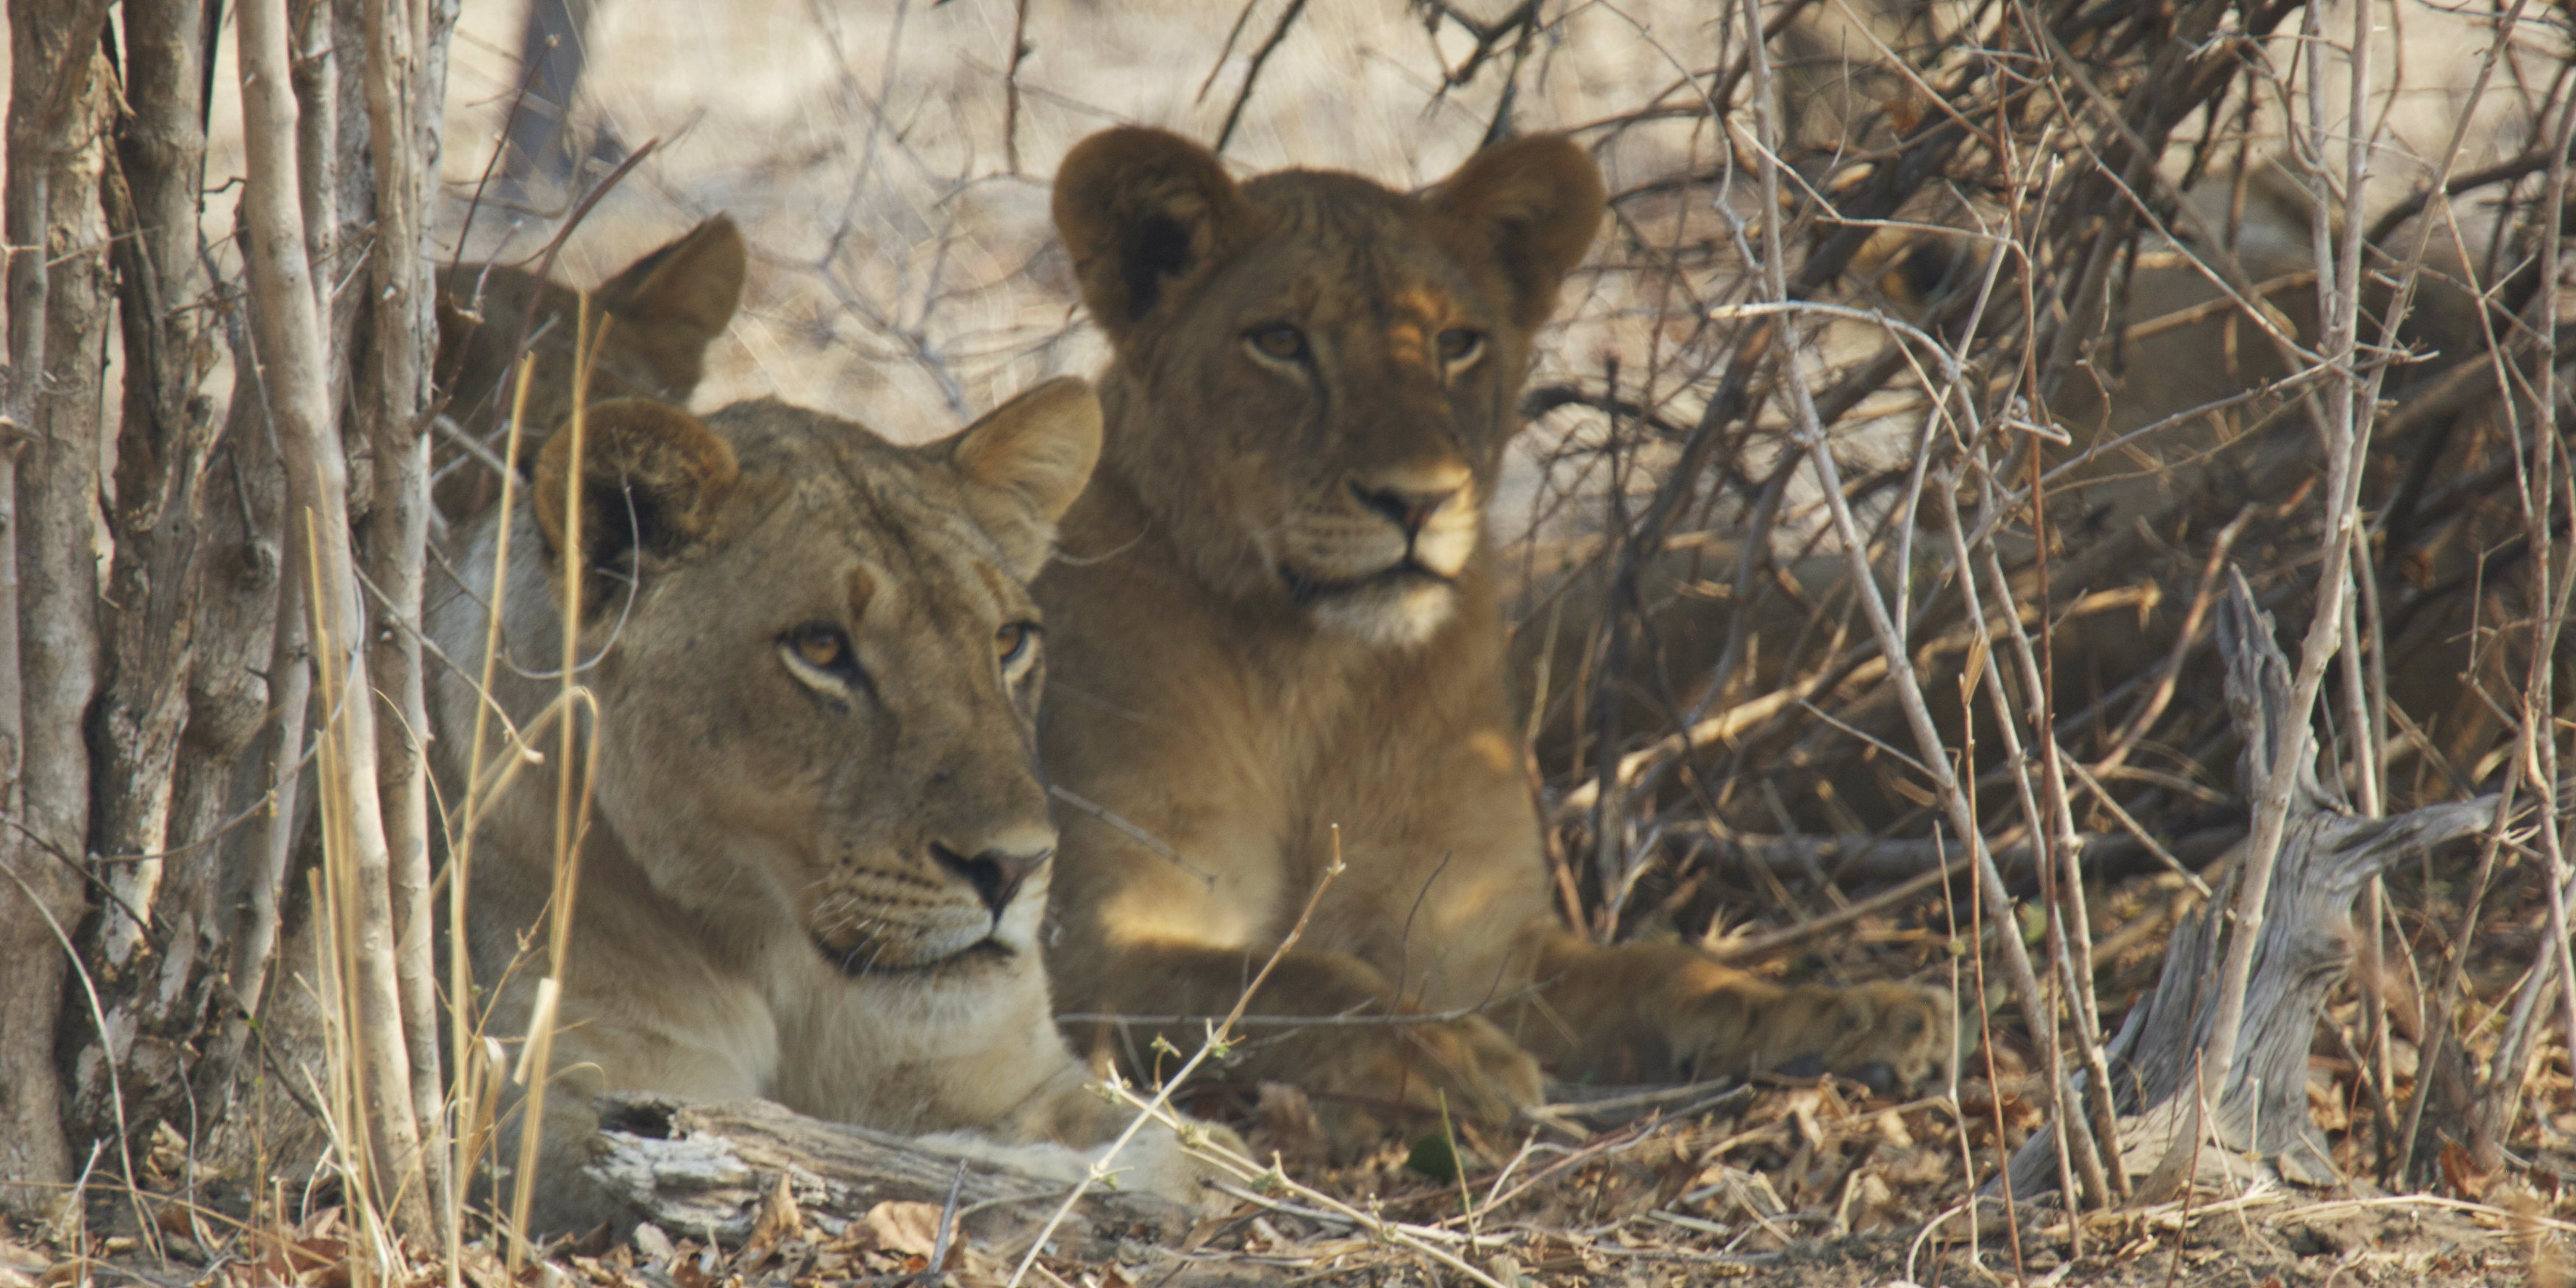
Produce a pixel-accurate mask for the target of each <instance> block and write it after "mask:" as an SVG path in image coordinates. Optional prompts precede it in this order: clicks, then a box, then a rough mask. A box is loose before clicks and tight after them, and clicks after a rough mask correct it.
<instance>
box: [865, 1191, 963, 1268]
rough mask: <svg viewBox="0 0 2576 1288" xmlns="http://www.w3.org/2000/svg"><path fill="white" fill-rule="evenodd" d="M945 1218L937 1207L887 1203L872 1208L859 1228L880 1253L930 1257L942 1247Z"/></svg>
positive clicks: (927, 1204) (919, 1204)
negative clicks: (942, 1219) (940, 1238)
mask: <svg viewBox="0 0 2576 1288" xmlns="http://www.w3.org/2000/svg"><path fill="white" fill-rule="evenodd" d="M942 1215H943V1209H942V1208H941V1207H940V1206H939V1205H938V1204H936V1203H911V1202H899V1201H894V1200H888V1201H886V1202H884V1203H879V1204H877V1205H876V1206H875V1207H872V1208H869V1209H868V1214H867V1215H866V1216H864V1217H861V1218H859V1224H860V1226H861V1227H862V1228H863V1229H864V1230H865V1231H866V1234H865V1235H864V1236H862V1237H863V1239H864V1240H865V1242H866V1243H867V1244H868V1246H870V1247H873V1248H875V1249H876V1250H878V1251H879V1252H894V1253H901V1254H903V1255H906V1256H914V1257H927V1256H929V1255H930V1254H931V1252H932V1251H933V1250H934V1249H936V1248H937V1247H938V1246H939V1219H940V1217H941V1216H942Z"/></svg>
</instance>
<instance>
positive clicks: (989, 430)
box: [931, 376, 1100, 581]
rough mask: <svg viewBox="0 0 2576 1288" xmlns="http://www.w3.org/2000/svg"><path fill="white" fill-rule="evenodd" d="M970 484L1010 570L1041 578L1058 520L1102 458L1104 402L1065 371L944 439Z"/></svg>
mask: <svg viewBox="0 0 2576 1288" xmlns="http://www.w3.org/2000/svg"><path fill="white" fill-rule="evenodd" d="M931 450H933V451H942V450H944V451H946V452H947V454H948V461H949V463H950V464H951V465H953V466H955V467H956V469H957V472H958V473H959V474H962V475H964V476H965V477H966V481H967V482H969V483H971V484H975V485H976V486H975V487H973V488H971V489H969V491H968V494H967V498H966V508H967V510H968V512H970V513H971V514H973V515H974V517H975V523H976V526H978V527H981V528H982V529H984V531H985V532H986V533H988V534H990V535H991V536H992V538H993V540H994V542H995V543H996V544H998V545H1000V546H1001V547H1002V554H1003V557H1004V559H1005V560H1006V561H1007V562H1008V563H1009V564H1010V567H1011V574H1012V575H1013V576H1015V577H1018V578H1019V579H1020V580H1022V581H1027V580H1028V579H1030V578H1032V577H1035V576H1037V575H1038V569H1039V567H1041V566H1042V565H1044V564H1045V563H1046V556H1047V547H1048V546H1050V545H1051V544H1053V543H1054V541H1055V521H1056V520H1058V519H1061V518H1063V517H1064V512H1065V511H1066V510H1069V509H1071V508H1073V502H1074V498H1075V497H1078V496H1080V495H1082V488H1083V485H1084V484H1086V483H1088V482H1090V481H1091V467H1092V466H1094V465H1096V464H1098V463H1099V461H1100V399H1099V398H1098V397H1096V396H1094V395H1093V394H1092V392H1091V384H1090V382H1088V381H1086V380H1083V379H1081V378H1080V377H1078V376H1063V377H1059V378H1057V379H1054V380H1050V381H1048V382H1046V383H1045V384H1042V385H1039V386H1038V387H1036V388H1034V389H1031V390H1029V391H1028V392H1026V393H1023V394H1021V395H1020V396H1019V397H1017V398H1014V399H1012V400H1010V401H1009V402H1006V403H1004V404H1002V405H1001V406H999V407H996V408H994V409H993V410H992V411H990V412H988V413H986V414H985V416H984V418H983V419H982V420H979V421H976V422H975V423H974V424H972V425H969V426H967V427H966V428H965V430H964V431H963V432H961V433H959V434H957V435H956V436H955V437H953V438H951V439H949V440H948V441H947V442H946V443H945V444H933V445H932V448H931Z"/></svg>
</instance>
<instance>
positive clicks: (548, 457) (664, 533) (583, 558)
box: [530, 399, 739, 602]
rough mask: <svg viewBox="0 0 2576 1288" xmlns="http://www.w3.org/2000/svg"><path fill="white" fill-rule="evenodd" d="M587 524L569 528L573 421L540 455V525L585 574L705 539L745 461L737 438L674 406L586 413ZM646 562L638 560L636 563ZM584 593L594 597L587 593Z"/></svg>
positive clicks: (564, 559)
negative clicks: (728, 438) (739, 457)
mask: <svg viewBox="0 0 2576 1288" xmlns="http://www.w3.org/2000/svg"><path fill="white" fill-rule="evenodd" d="M582 438H583V440H584V442H583V444H582V459H581V462H580V466H581V481H580V488H581V530H580V532H579V533H578V534H574V533H572V532H569V531H568V530H567V529H568V528H569V527H570V520H571V518H572V516H571V515H570V514H569V513H567V508H568V507H567V506H566V504H565V503H566V500H567V497H566V491H567V488H568V486H569V484H570V476H571V473H572V469H573V459H572V448H573V435H572V432H571V430H570V428H569V427H566V428H564V429H562V430H558V431H557V432H556V433H555V434H554V436H553V437H552V438H550V439H548V440H547V442H546V446H545V450H544V451H543V452H541V453H539V455H538V457H537V478H536V484H535V487H534V489H533V490H532V493H531V497H530V500H531V503H532V507H533V508H534V510H535V511H536V520H537V531H538V534H539V535H540V536H542V537H543V538H544V539H545V544H546V549H547V551H548V553H550V554H551V555H553V556H554V559H555V562H556V565H557V567H558V568H569V567H574V566H578V567H579V568H581V569H582V570H583V571H584V573H585V574H588V573H592V572H597V571H603V570H607V569H611V568H615V567H618V566H619V565H621V564H623V563H626V562H628V559H629V556H632V557H633V562H635V563H637V564H642V563H644V562H646V561H650V560H664V559H670V558H673V557H675V556H677V555H679V554H681V553H683V552H684V551H686V550H687V548H688V547H689V546H691V545H693V544H695V543H697V542H699V541H702V540H705V539H706V538H707V537H708V536H709V535H710V533H711V531H712V529H713V528H714V525H715V513H716V510H717V508H718V506H719V505H721V503H722V502H723V499H724V496H725V494H726V492H727V491H729V490H730V489H731V488H732V487H733V483H734V480H735V478H736V477H737V475H738V473H739V467H738V465H737V464H736V462H735V459H734V454H733V448H732V446H731V445H729V444H727V443H726V442H725V441H724V440H723V439H722V438H719V437H717V436H716V434H715V432H714V431H713V430H710V429H708V428H707V427H706V426H705V425H704V424H702V423H700V422H699V420H698V419H697V417H695V416H691V415H690V414H688V413H687V412H685V411H682V410H680V409H679V408H677V407H672V406H669V405H666V404H663V403H656V402H649V401H645V400H642V399H619V400H616V401H612V402H604V403H601V404H599V405H598V406H596V407H593V408H591V409H590V411H589V413H588V415H587V416H586V417H585V419H584V424H583V432H582ZM639 571H640V568H639ZM584 598H585V599H586V600H590V601H591V602H597V599H596V597H594V596H591V595H589V594H587V593H585V595H584Z"/></svg>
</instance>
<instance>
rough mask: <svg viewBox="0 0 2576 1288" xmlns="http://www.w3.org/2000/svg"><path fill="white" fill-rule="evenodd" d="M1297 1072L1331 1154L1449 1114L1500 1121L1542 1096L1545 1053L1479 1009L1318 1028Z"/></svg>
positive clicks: (1355, 1150) (1356, 1150) (1350, 1152)
mask: <svg viewBox="0 0 2576 1288" xmlns="http://www.w3.org/2000/svg"><path fill="white" fill-rule="evenodd" d="M1297 1040H1298V1041H1299V1042H1300V1043H1302V1044H1304V1046H1305V1050H1304V1051H1302V1052H1301V1053H1300V1054H1302V1055H1303V1056H1304V1057H1305V1059H1304V1060H1303V1061H1301V1063H1302V1064H1303V1065H1304V1066H1305V1067H1304V1068H1303V1069H1302V1070H1300V1071H1299V1072H1298V1074H1297V1075H1295V1076H1294V1077H1293V1078H1292V1079H1291V1080H1292V1081H1294V1082H1296V1083H1298V1084H1299V1085H1301V1086H1303V1087H1304V1088H1305V1089H1306V1090H1307V1092H1308V1093H1309V1094H1310V1096H1311V1097H1312V1098H1313V1101H1314V1104H1315V1110H1316V1116H1317V1117H1318V1118H1319V1119H1321V1120H1322V1123H1323V1126H1324V1134H1325V1137H1326V1138H1327V1140H1328V1141H1329V1142H1330V1143H1331V1145H1332V1149H1333V1153H1334V1154H1335V1155H1336V1156H1338V1157H1341V1158H1346V1159H1347V1158H1354V1157H1357V1156H1359V1155H1360V1154H1363V1153H1366V1152H1367V1151H1369V1150H1371V1149H1373V1148H1375V1147H1377V1146H1378V1145H1379V1144H1381V1143H1383V1142H1384V1141H1386V1140H1387V1139H1388V1138H1389V1137H1390V1136H1392V1135H1395V1134H1397V1133H1404V1134H1408V1135H1419V1134H1420V1133H1421V1132H1422V1130H1423V1129H1424V1128H1426V1127H1428V1128H1430V1129H1432V1130H1438V1128H1439V1125H1440V1117H1441V1110H1442V1107H1443V1105H1444V1104H1445V1105H1446V1107H1447V1110H1448V1115H1449V1118H1450V1120H1451V1121H1452V1122H1471V1123H1475V1124H1477V1125H1479V1126H1482V1127H1494V1128H1499V1127H1502V1126H1504V1125H1506V1124H1508V1123H1510V1122H1511V1121H1512V1119H1513V1118H1514V1117H1516V1116H1517V1115H1518V1114H1519V1113H1520V1112H1521V1111H1522V1110H1525V1109H1527V1108H1529V1107H1531V1106H1533V1105H1536V1104H1538V1103H1539V1101H1540V1091H1541V1089H1540V1082H1539V1070H1538V1061H1536V1060H1534V1059H1532V1058H1531V1057H1530V1055H1529V1053H1528V1052H1526V1051H1523V1050H1521V1049H1520V1047H1519V1046H1518V1045H1517V1044H1515V1043H1514V1042H1513V1041H1512V1040H1511V1038H1509V1037H1507V1036H1505V1035H1504V1033H1503V1031H1502V1030H1501V1029H1498V1028H1496V1027H1494V1026H1493V1024H1491V1023H1490V1022H1488V1021H1486V1020H1484V1019H1482V1018H1481V1017H1476V1016H1469V1017H1467V1018H1465V1019H1461V1020H1440V1021H1428V1020H1426V1021H1422V1022H1419V1023H1412V1024H1406V1023H1402V1022H1399V1021H1389V1022H1387V1023H1385V1024H1367V1025H1351V1026H1330V1027H1322V1028H1317V1029H1311V1030H1308V1031H1307V1032H1305V1033H1304V1034H1301V1035H1300V1036H1299V1037H1298V1039H1297Z"/></svg>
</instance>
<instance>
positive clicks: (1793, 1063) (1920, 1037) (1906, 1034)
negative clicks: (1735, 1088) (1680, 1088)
mask: <svg viewBox="0 0 2576 1288" xmlns="http://www.w3.org/2000/svg"><path fill="white" fill-rule="evenodd" d="M1730 1009H1731V1008H1730ZM1951 1014H1952V1007H1951V1001H1950V996H1949V994H1947V993H1944V992H1942V991H1940V990H1938V989H1934V988H1929V987H1926V986H1924V985H1921V984H1907V983H1901V982H1897V981H1893V980H1882V981H1878V982H1874V983H1868V984H1856V985H1853V986H1851V987H1849V988H1833V987H1829V986H1826V985H1822V984H1802V985H1799V986H1796V987H1794V988H1788V989H1783V990H1781V991H1780V993H1779V994H1778V995H1777V996H1776V997H1773V998H1770V999H1768V1000H1766V1001H1759V1002H1755V1003H1754V1004H1753V1005H1752V1006H1751V1007H1750V1008H1748V1010H1747V1011H1745V1012H1739V1013H1738V1014H1737V1015H1736V1016H1732V1017H1729V1018H1730V1019H1734V1020H1735V1021H1736V1022H1737V1023H1740V1024H1742V1025H1743V1026H1744V1031H1743V1035H1742V1038H1741V1039H1740V1041H1741V1045H1740V1046H1739V1047H1738V1048H1737V1049H1736V1050H1734V1051H1732V1052H1722V1051H1716V1050H1710V1049H1708V1048H1706V1047H1703V1048H1702V1059H1701V1064H1702V1065H1703V1067H1704V1068H1705V1069H1706V1070H1707V1071H1709V1072H1716V1073H1743V1074H1753V1073H1780V1074H1787V1075H1789V1076H1792V1077H1814V1076H1816V1075H1818V1074H1825V1073H1831V1074H1836V1075H1839V1076H1841V1077H1846V1078H1851V1079H1853V1080H1855V1081H1858V1082H1861V1083H1864V1084H1866V1085H1867V1086H1868V1087H1869V1088H1870V1089H1871V1090H1872V1091H1877V1092H1881V1093H1892V1092H1905V1091H1911V1090H1914V1089H1916V1088H1919V1087H1922V1086H1924V1085H1926V1084H1927V1083H1929V1082H1931V1081H1932V1080H1934V1079H1936V1078H1939V1077H1941V1076H1943V1075H1945V1074H1946V1073H1947V1072H1948V1071H1949V1068H1950V1064H1951V1061H1952V1060H1953V1059H1955V1058H1956V1049H1957V1046H1958V1039H1957V1036H1956V1027H1955V1025H1954V1024H1953V1023H1952V1020H1951ZM1717 1027H1721V1028H1732V1027H1735V1025H1734V1024H1722V1025H1719V1026H1717ZM1711 1036H1712V1037H1713V1036H1716V1035H1714V1034H1712V1035H1711Z"/></svg>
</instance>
